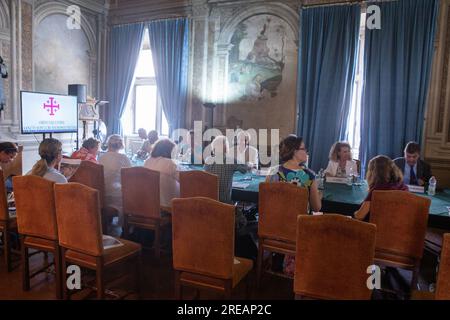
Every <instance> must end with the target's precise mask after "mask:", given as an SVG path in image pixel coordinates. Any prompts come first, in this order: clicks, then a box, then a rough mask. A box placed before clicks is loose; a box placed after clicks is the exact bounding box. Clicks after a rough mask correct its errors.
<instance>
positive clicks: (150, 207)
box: [121, 167, 172, 258]
mask: <svg viewBox="0 0 450 320" xmlns="http://www.w3.org/2000/svg"><path fill="white" fill-rule="evenodd" d="M121 179H122V199H123V213H124V233H123V235H124V238H128V236H129V235H128V233H129V229H130V227H132V226H133V227H138V228H142V229H146V230H152V231H154V232H155V238H154V239H155V240H154V243H153V248H154V252H155V257H157V258H159V257H160V254H161V239H162V233H163V231H164V230H165V229H166V228H168V227H170V224H171V218H170V213H171V211H172V208H170V207H167V208H164V207H161V205H160V197H159V195H160V190H159V185H160V175H159V172H158V171H154V170H150V169H148V168H144V167H134V168H123V169H122V170H121Z"/></svg>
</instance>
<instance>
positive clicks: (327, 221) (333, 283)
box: [294, 214, 376, 300]
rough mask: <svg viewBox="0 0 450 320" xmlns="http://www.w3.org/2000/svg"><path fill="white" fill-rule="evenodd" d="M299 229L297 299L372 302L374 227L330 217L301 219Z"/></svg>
mask: <svg viewBox="0 0 450 320" xmlns="http://www.w3.org/2000/svg"><path fill="white" fill-rule="evenodd" d="M297 226H298V232H297V254H296V258H295V260H296V261H295V277H294V292H295V295H296V298H297V299H299V298H300V299H301V298H305V297H306V298H313V299H345V300H350V299H357V300H367V299H370V297H371V294H372V292H371V290H370V289H369V288H368V287H367V279H368V277H369V276H370V274H368V273H367V269H368V268H369V266H371V265H373V264H374V263H373V261H374V254H375V237H376V227H375V225H373V224H370V223H365V222H361V221H357V220H353V219H349V218H348V217H344V216H342V215H336V214H327V215H324V216H300V217H298V222H297Z"/></svg>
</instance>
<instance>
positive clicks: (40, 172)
mask: <svg viewBox="0 0 450 320" xmlns="http://www.w3.org/2000/svg"><path fill="white" fill-rule="evenodd" d="M39 156H40V157H41V159H40V160H39V161H37V162H36V163H35V165H34V166H33V168H32V169H31V171H30V172H29V173H28V174H31V175H34V176H39V177H43V178H44V179H47V180H50V181H54V182H56V183H67V179H66V177H64V175H62V174H61V173H60V172H59V171H58V170H57V169H56V168H57V167H58V165H59V163H60V162H61V159H62V144H61V142H60V141H59V140H57V139H54V138H48V139H44V140H43V141H42V142H41V143H40V144H39Z"/></svg>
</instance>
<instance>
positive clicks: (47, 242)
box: [13, 175, 62, 299]
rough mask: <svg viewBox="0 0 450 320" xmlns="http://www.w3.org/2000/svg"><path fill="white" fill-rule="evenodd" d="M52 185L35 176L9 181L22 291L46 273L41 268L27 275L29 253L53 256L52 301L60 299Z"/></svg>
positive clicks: (56, 231) (59, 261) (57, 245)
mask: <svg viewBox="0 0 450 320" xmlns="http://www.w3.org/2000/svg"><path fill="white" fill-rule="evenodd" d="M53 185H54V182H52V181H49V180H46V179H44V178H41V177H38V176H31V175H28V176H21V177H17V176H16V177H13V186H14V197H15V202H16V211H17V227H18V230H19V233H20V234H21V235H22V239H21V242H22V245H21V247H22V272H23V289H24V291H28V290H30V279H31V278H32V277H34V276H35V275H37V274H38V273H41V272H43V271H45V270H47V269H48V268H49V266H50V264H47V265H45V266H44V267H43V268H41V269H39V270H38V271H37V272H34V273H32V274H31V275H30V270H29V269H30V267H29V258H30V254H29V249H35V250H38V251H43V252H45V253H48V252H50V253H52V254H53V263H52V264H54V265H55V278H56V297H57V298H58V299H60V298H61V292H62V289H61V285H62V284H61V272H62V270H61V257H60V248H59V244H58V230H57V226H56V212H55V197H54V192H53Z"/></svg>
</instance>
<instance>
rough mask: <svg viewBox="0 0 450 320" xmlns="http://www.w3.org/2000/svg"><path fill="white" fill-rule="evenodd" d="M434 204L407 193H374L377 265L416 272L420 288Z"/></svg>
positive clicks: (372, 210)
mask: <svg viewBox="0 0 450 320" xmlns="http://www.w3.org/2000/svg"><path fill="white" fill-rule="evenodd" d="M430 204H431V200H430V199H428V198H425V197H421V196H418V195H415V194H412V193H409V192H405V191H396V190H395V191H374V192H373V194H372V201H371V204H370V222H371V223H373V224H375V225H376V226H377V243H376V251H375V262H376V263H377V264H380V265H385V266H390V267H397V268H402V269H407V270H411V271H412V272H413V276H412V281H411V290H415V289H416V287H417V281H418V274H419V269H420V262H421V260H422V255H423V248H424V242H425V234H426V231H427V223H428V213H429V210H430Z"/></svg>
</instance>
